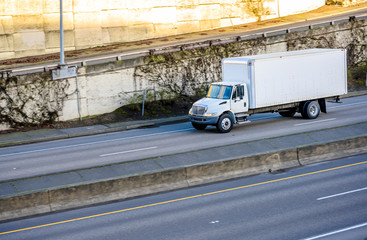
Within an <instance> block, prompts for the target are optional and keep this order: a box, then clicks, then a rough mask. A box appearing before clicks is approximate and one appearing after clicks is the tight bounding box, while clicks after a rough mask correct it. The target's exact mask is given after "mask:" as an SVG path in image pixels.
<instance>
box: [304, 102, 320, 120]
mask: <svg viewBox="0 0 367 240" xmlns="http://www.w3.org/2000/svg"><path fill="white" fill-rule="evenodd" d="M301 114H302V117H303V118H306V119H315V118H317V117H318V116H319V114H320V105H319V104H318V103H317V102H316V101H309V102H306V103H305V105H304V106H303V110H302V112H301Z"/></svg>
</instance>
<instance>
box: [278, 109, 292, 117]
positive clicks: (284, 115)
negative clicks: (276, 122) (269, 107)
mask: <svg viewBox="0 0 367 240" xmlns="http://www.w3.org/2000/svg"><path fill="white" fill-rule="evenodd" d="M279 114H280V115H281V116H283V117H293V116H294V114H296V109H291V110H287V111H280V112H279Z"/></svg>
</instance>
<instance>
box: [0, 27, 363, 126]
mask: <svg viewBox="0 0 367 240" xmlns="http://www.w3.org/2000/svg"><path fill="white" fill-rule="evenodd" d="M366 30H367V22H366V21H365V20H360V21H356V22H354V21H352V22H343V23H340V24H337V25H333V26H324V27H321V28H315V29H310V30H304V31H294V32H292V31H291V32H290V33H287V34H280V35H275V36H269V37H259V38H256V39H251V40H245V41H238V42H235V43H227V44H223V45H214V44H213V45H212V46H209V44H208V46H207V47H201V48H196V49H191V50H188V49H183V50H177V51H176V52H170V53H166V54H161V55H151V56H147V57H139V58H135V59H129V60H122V61H115V62H111V63H105V64H99V65H93V66H84V67H81V68H79V69H78V88H79V91H80V92H79V101H80V113H81V116H82V117H86V116H93V115H98V114H103V113H107V112H111V111H113V110H115V109H116V108H118V107H120V106H122V105H125V104H128V103H132V102H141V96H142V93H143V90H148V96H149V98H150V99H149V100H154V99H160V98H170V97H174V96H177V95H194V94H200V93H201V92H202V91H203V89H204V88H205V87H204V86H205V85H206V84H207V83H210V82H214V81H220V79H221V59H223V58H225V57H236V56H245V55H254V54H262V53H270V52H281V51H293V50H301V49H309V48H344V49H347V53H348V65H349V66H354V65H358V64H360V63H363V62H365V60H366V59H367V47H366V46H367V37H366ZM77 100H78V99H77V84H76V79H75V78H70V79H64V80H56V81H53V80H51V74H50V73H49V72H48V73H42V74H27V75H21V76H16V77H11V78H8V79H2V80H0V118H1V119H0V130H1V129H7V128H16V127H18V126H22V125H26V124H39V123H44V122H50V121H53V120H55V119H56V120H60V121H66V120H70V119H76V118H78V117H79V113H78V101H77Z"/></svg>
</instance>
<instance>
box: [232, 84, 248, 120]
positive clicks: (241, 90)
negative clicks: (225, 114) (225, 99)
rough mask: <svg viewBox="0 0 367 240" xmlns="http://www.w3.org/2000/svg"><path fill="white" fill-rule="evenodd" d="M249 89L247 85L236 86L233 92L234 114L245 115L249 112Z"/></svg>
mask: <svg viewBox="0 0 367 240" xmlns="http://www.w3.org/2000/svg"><path fill="white" fill-rule="evenodd" d="M247 99H248V97H247V89H246V85H245V84H239V85H236V86H235V87H234V88H233V91H232V97H231V110H232V112H233V113H235V114H236V113H245V112H247V111H248V103H247V101H248V100H247Z"/></svg>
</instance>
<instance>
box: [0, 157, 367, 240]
mask: <svg viewBox="0 0 367 240" xmlns="http://www.w3.org/2000/svg"><path fill="white" fill-rule="evenodd" d="M366 163H367V161H364V162H359V163H353V164H348V165H344V166H340V167H334V168H329V169H324V170H320V171H315V172H310V173H304V174H300V175H295V176H291V177H285V178H279V179H275V180H270V181H266V182H260V183H254V184H249V185H244V186H240V187H235V188H228V189H224V190H220V191H215V192H209V193H203V194H198V195H193V196H189V197H184V198H177V199H173V200H168V201H163V202H157V203H152V204H147V205H142V206H137V207H132V208H126V209H121V210H117V211H113V212H106V213H101V214H96V215H91V216H86V217H81V218H74V219H69V220H65V221H60V222H54V223H48V224H44V225H38V226H34V227H28V228H21V229H17V230H12V231H8V232H0V235H5V234H9V233H16V232H23V231H27V230H32V229H37V228H44V227H49V226H55V225H59V224H63V223H70V222H76V221H80V220H85V219H90V218H96V217H102V216H106V215H111V214H115V213H122V212H127V211H132V210H137V209H142V208H147V207H153V206H158V205H163V204H167V203H174V202H180V201H184V200H188V199H193V198H198V197H204V196H208V195H214V194H218V193H224V192H230V191H234V190H239V189H244V188H249V187H255V186H260V185H265V184H269V183H275V182H280V181H285V180H289V179H294V178H300V177H305V176H309V175H313V174H318V173H324V172H329V171H334V170H338V169H342V168H347V167H353V166H357V165H361V164H366Z"/></svg>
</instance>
